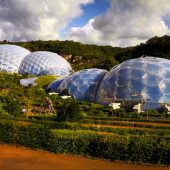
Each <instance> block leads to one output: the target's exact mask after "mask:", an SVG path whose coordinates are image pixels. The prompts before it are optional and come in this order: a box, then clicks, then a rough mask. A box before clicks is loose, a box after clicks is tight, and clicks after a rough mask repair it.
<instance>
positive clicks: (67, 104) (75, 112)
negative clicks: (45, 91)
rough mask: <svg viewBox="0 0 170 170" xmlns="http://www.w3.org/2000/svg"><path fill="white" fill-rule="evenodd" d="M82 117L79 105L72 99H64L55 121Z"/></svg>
mask: <svg viewBox="0 0 170 170" xmlns="http://www.w3.org/2000/svg"><path fill="white" fill-rule="evenodd" d="M81 118H82V115H81V113H80V106H79V104H78V103H77V102H76V101H74V100H65V101H64V102H63V103H62V105H61V107H60V109H59V110H58V113H57V121H59V122H64V121H69V120H79V119H81Z"/></svg>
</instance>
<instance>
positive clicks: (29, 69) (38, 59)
mask: <svg viewBox="0 0 170 170" xmlns="http://www.w3.org/2000/svg"><path fill="white" fill-rule="evenodd" d="M71 70H72V68H71V66H70V64H69V63H68V62H67V61H66V60H65V59H64V58H63V57H61V56H59V55H58V54H56V53H52V52H47V51H37V52H33V53H30V54H29V55H27V56H26V57H25V58H24V60H23V61H22V63H21V66H20V69H19V73H20V74H30V75H35V76H38V75H51V74H53V75H58V76H67V75H69V74H70V71H71Z"/></svg>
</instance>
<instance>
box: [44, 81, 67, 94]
mask: <svg viewBox="0 0 170 170" xmlns="http://www.w3.org/2000/svg"><path fill="white" fill-rule="evenodd" d="M63 80H64V79H57V80H54V81H53V82H51V83H50V84H49V85H48V86H47V90H48V91H50V92H56V91H57V89H58V88H59V86H60V84H61V83H62V82H63Z"/></svg>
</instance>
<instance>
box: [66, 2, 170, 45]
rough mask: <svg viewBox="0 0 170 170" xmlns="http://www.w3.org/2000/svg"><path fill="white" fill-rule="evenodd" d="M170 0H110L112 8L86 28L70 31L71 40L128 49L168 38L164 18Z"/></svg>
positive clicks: (91, 21) (75, 28) (169, 8)
mask: <svg viewBox="0 0 170 170" xmlns="http://www.w3.org/2000/svg"><path fill="white" fill-rule="evenodd" d="M168 16H170V0H161V1H160V0H121V1H120V0H110V8H109V9H108V10H107V12H105V13H104V14H102V15H99V16H96V17H94V18H93V19H91V20H90V21H89V22H88V23H87V24H86V25H85V26H83V27H74V28H71V30H70V32H69V34H68V38H69V39H72V40H76V41H81V42H84V43H96V44H109V45H112V46H129V45H136V44H139V43H141V42H145V41H146V40H147V39H148V38H151V37H153V36H162V35H164V34H169V33H170V30H169V29H168V27H167V26H166V25H165V22H164V19H163V18H164V17H168Z"/></svg>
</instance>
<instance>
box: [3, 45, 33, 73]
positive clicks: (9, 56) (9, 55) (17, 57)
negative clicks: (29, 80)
mask: <svg viewBox="0 0 170 170" xmlns="http://www.w3.org/2000/svg"><path fill="white" fill-rule="evenodd" d="M29 53H30V51H28V50H27V49H25V48H22V47H19V46H16V45H9V44H2V45H0V71H2V72H10V73H18V69H19V66H20V63H21V61H22V60H23V59H24V57H25V56H26V55H28V54H29Z"/></svg>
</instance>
